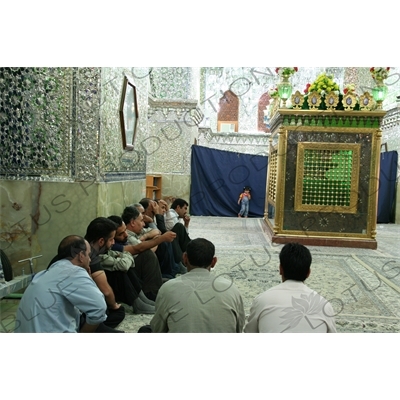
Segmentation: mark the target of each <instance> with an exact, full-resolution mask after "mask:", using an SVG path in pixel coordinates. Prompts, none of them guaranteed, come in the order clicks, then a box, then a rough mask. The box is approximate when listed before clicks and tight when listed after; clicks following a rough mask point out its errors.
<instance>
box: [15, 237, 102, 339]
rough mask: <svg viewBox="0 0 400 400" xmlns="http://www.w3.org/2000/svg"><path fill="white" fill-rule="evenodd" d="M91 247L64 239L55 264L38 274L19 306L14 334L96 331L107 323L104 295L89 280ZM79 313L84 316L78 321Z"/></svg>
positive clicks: (82, 242)
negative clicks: (103, 323)
mask: <svg viewBox="0 0 400 400" xmlns="http://www.w3.org/2000/svg"><path fill="white" fill-rule="evenodd" d="M90 250H91V249H90V245H89V243H88V242H87V241H86V240H85V239H84V238H83V237H81V236H75V235H72V236H67V237H66V238H64V239H63V240H62V241H61V243H60V245H59V246H58V252H57V253H58V254H57V256H58V261H56V262H55V263H53V264H52V265H51V266H50V267H49V268H48V269H46V270H45V271H41V272H39V273H37V274H36V275H35V276H34V278H33V280H32V282H31V284H30V285H29V286H28V287H27V289H26V290H25V293H24V295H23V296H22V299H21V302H20V304H19V307H18V311H17V315H16V321H15V327H16V328H15V332H17V333H46V332H59V333H62V332H95V331H96V330H97V329H98V328H99V326H100V325H101V324H102V322H103V321H105V320H106V318H107V315H106V308H107V307H106V303H105V301H104V296H103V294H102V293H101V292H100V290H99V289H98V288H97V286H96V284H95V283H94V282H93V279H92V278H91V277H90V266H89V264H90ZM81 313H84V315H85V317H84V319H83V320H82V322H81Z"/></svg>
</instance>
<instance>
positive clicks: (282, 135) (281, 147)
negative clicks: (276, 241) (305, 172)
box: [274, 126, 288, 232]
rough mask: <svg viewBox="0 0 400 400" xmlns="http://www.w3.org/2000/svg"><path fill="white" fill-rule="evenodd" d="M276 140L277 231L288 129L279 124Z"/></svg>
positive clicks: (281, 207)
mask: <svg viewBox="0 0 400 400" xmlns="http://www.w3.org/2000/svg"><path fill="white" fill-rule="evenodd" d="M278 132H279V140H278V155H277V157H278V165H277V178H276V188H277V191H276V200H275V203H276V208H275V225H274V232H279V231H280V230H281V227H282V226H283V215H284V202H285V176H286V151H287V136H288V131H287V130H286V129H284V128H283V126H280V128H279V131H278Z"/></svg>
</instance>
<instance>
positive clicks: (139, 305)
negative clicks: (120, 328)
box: [133, 297, 156, 314]
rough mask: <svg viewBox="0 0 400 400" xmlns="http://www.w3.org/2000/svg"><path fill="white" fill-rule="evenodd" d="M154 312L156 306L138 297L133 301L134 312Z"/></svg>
mask: <svg viewBox="0 0 400 400" xmlns="http://www.w3.org/2000/svg"><path fill="white" fill-rule="evenodd" d="M155 312H156V308H155V307H154V306H151V305H150V304H146V303H145V302H143V301H142V300H140V298H139V297H138V298H137V299H136V300H135V301H134V302H133V313H134V314H154V313H155Z"/></svg>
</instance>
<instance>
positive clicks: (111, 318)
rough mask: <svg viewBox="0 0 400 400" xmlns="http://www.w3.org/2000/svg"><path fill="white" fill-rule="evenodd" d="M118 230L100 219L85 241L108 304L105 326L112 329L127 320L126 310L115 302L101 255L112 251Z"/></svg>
mask: <svg viewBox="0 0 400 400" xmlns="http://www.w3.org/2000/svg"><path fill="white" fill-rule="evenodd" d="M116 230H117V224H115V223H114V222H113V221H111V220H110V219H108V218H104V217H98V218H95V219H94V220H93V221H92V222H90V224H89V225H88V227H87V229H86V235H85V239H86V240H87V241H88V242H89V244H90V247H91V255H90V258H91V262H90V273H91V276H92V278H93V280H94V281H95V283H96V285H97V287H98V288H99V289H100V291H101V292H102V293H103V295H104V298H105V300H106V303H107V315H108V317H107V320H106V321H105V322H104V324H105V325H107V326H109V327H111V328H115V327H117V326H118V325H119V324H120V323H121V322H122V320H123V319H124V318H125V309H124V307H122V306H121V304H119V303H117V302H116V300H115V295H114V291H113V290H112V288H111V286H110V285H109V283H108V281H107V276H106V274H105V272H104V270H103V268H102V266H101V259H100V257H99V255H100V254H104V253H106V252H107V251H108V250H110V249H111V246H112V245H113V244H114V236H115V232H116ZM117 332H118V331H117Z"/></svg>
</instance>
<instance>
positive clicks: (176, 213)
mask: <svg viewBox="0 0 400 400" xmlns="http://www.w3.org/2000/svg"><path fill="white" fill-rule="evenodd" d="M188 206H189V204H188V202H187V201H186V200H183V199H179V198H178V199H175V200H174V202H173V203H172V204H171V208H170V209H167V211H166V213H165V215H164V218H165V227H166V229H167V230H170V231H172V232H175V233H176V235H177V240H178V246H176V247H174V251H175V261H177V262H178V260H179V261H182V254H183V253H184V252H185V251H186V246H187V245H188V243H189V242H190V240H191V239H190V237H189V222H190V216H189V215H188V213H187V210H188ZM181 221H183V223H181Z"/></svg>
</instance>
